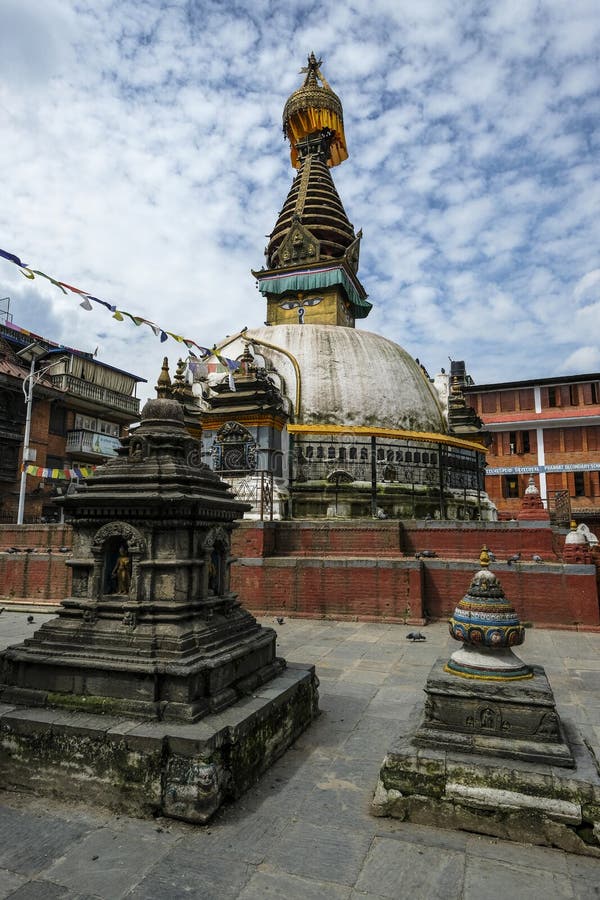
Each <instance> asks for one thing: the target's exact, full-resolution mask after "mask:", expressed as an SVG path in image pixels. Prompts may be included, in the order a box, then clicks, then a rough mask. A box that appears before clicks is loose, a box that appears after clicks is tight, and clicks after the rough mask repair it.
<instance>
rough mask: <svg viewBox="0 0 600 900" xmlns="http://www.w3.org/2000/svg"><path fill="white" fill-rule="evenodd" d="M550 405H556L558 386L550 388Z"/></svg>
mask: <svg viewBox="0 0 600 900" xmlns="http://www.w3.org/2000/svg"><path fill="white" fill-rule="evenodd" d="M548 406H556V388H553V387H549V388H548Z"/></svg>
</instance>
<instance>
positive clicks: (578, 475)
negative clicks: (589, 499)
mask: <svg viewBox="0 0 600 900" xmlns="http://www.w3.org/2000/svg"><path fill="white" fill-rule="evenodd" d="M573 474H574V476H575V479H574V480H575V496H576V497H585V479H584V477H583V472H574V473H573Z"/></svg>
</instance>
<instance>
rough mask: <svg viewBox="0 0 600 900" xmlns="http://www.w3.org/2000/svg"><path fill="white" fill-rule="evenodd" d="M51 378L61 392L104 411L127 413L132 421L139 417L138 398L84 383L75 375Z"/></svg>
mask: <svg viewBox="0 0 600 900" xmlns="http://www.w3.org/2000/svg"><path fill="white" fill-rule="evenodd" d="M50 378H51V380H52V384H53V385H54V387H55V388H58V390H59V391H65V392H67V393H69V394H70V395H71V396H72V397H79V398H81V399H82V400H87V401H89V402H90V403H92V404H95V405H96V406H101V407H102V408H103V410H104V411H106V410H107V409H111V410H115V411H118V412H123V413H127V414H128V415H130V416H131V418H132V419H135V418H137V417H138V416H139V412H140V401H139V400H138V399H137V397H130V396H129V395H128V394H120V393H118V391H113V390H111V389H110V388H106V387H102V385H99V384H93V383H92V382H91V381H83V379H81V378H76V377H75V376H74V375H68V374H66V373H63V374H59V375H51V376H50Z"/></svg>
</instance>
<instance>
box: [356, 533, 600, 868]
mask: <svg viewBox="0 0 600 900" xmlns="http://www.w3.org/2000/svg"><path fill="white" fill-rule="evenodd" d="M480 563H481V569H480V570H479V571H478V572H477V573H476V574H475V576H474V577H473V579H472V581H471V585H470V587H469V590H468V592H467V594H466V595H465V597H463V599H462V600H461V601H460V602H459V603H458V605H457V607H456V609H455V611H454V614H453V615H452V617H451V619H450V622H449V625H450V634H451V635H452V637H453V638H455V639H456V640H458V641H461V642H462V646H461V647H460V648H459V649H458V650H456V651H455V652H454V653H452V655H451V657H450V659H449V660H447V661H446V660H445V659H443V658H442V659H438V660H437V661H436V663H435V664H434V665H433V667H432V669H431V671H430V673H429V676H428V678H427V682H426V685H425V695H426V698H425V702H424V704H422V703H421V704H419V706H418V708H417V709H416V710H415V713H414V715H413V718H412V721H411V723H410V725H409V728H408V730H407V733H406V734H404V735H402V736H401V737H400V738H399V740H398V742H397V744H396V746H394V747H393V748H392V750H391V751H390V752H389V753H388V755H387V756H386V758H385V759H384V761H383V765H382V767H381V771H380V776H379V782H378V785H377V789H376V792H375V797H374V800H373V807H372V810H373V813H374V814H375V815H380V816H386V815H387V816H393V817H397V818H402V819H407V820H409V821H413V822H418V823H421V824H429V825H434V824H435V825H438V826H440V825H442V826H446V827H450V828H458V829H464V830H467V831H476V832H481V833H483V834H490V835H495V836H498V837H503V838H507V839H510V840H522V841H530V842H533V843H536V844H549V845H552V846H558V847H562V849H564V850H568V851H571V852H578V853H587V854H590V855H599V856H600V777H599V772H598V768H597V764H596V761H595V758H594V756H593V754H592V753H591V751H590V750H589V749H588V747H587V746H586V744H585V743H584V741H583V739H582V738H581V736H580V735H578V734H577V733H576V732H575V730H574V729H573V728H572V727H570V728H569V740H567V737H566V733H565V732H566V729H565V726H564V725H563V723H562V722H561V719H560V716H559V714H558V712H557V710H556V704H555V700H554V695H553V692H552V688H551V687H550V684H549V682H548V679H547V677H546V674H545V672H544V669H543V668H542V667H541V666H529V665H527V664H526V663H524V662H523V661H522V660H521V659H519V657H518V656H517V655H516V654H515V653H514V651H513V649H512V648H513V647H516V646H518V645H520V644H522V643H523V641H524V637H525V631H524V628H523V626H522V625H521V623H520V621H519V618H518V616H517V614H516V612H515V610H514V608H513V606H512V604H511V603H510V602H509V601H508V600H507V598H506V597H505V594H504V591H503V589H502V585H501V584H500V581H499V579H498V578H497V576H496V575H495V574H494V573H493V572H491V571H490V570H489V568H488V567H489V556H488V553H487V550H486V548H485V547H484V548H483V550H482V552H481V555H480Z"/></svg>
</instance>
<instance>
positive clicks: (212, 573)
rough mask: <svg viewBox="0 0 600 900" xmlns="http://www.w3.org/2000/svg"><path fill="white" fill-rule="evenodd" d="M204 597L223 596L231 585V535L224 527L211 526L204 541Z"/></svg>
mask: <svg viewBox="0 0 600 900" xmlns="http://www.w3.org/2000/svg"><path fill="white" fill-rule="evenodd" d="M202 555H203V559H204V566H203V574H204V583H203V586H202V596H203V597H222V596H224V595H227V594H228V593H229V586H230V567H231V553H230V537H229V535H228V533H227V532H226V531H225V529H224V528H211V530H210V531H209V532H208V534H207V535H206V537H205V539H204V541H203V542H202Z"/></svg>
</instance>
